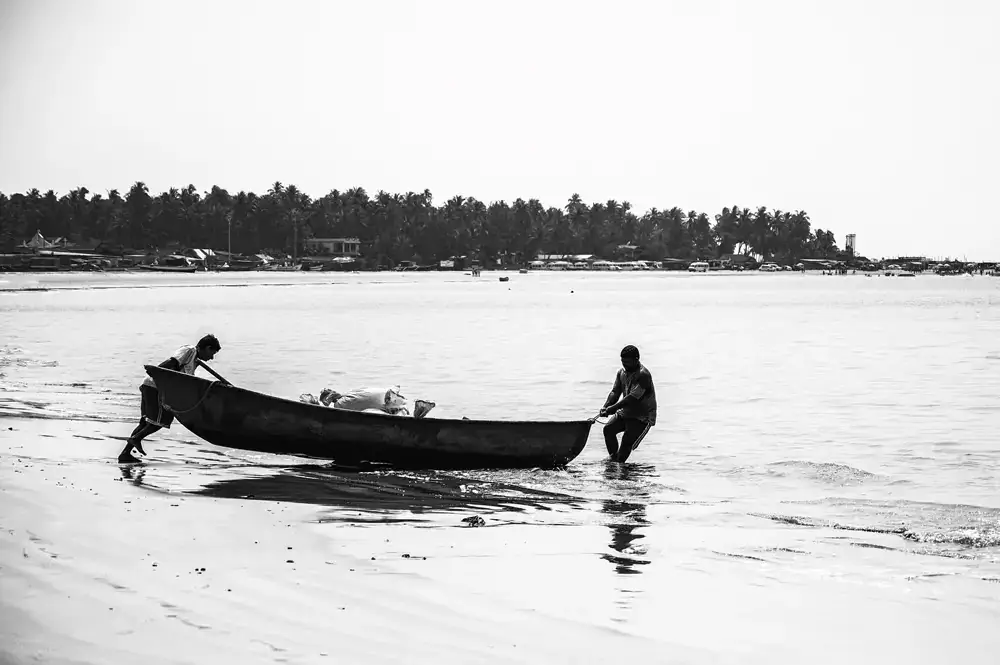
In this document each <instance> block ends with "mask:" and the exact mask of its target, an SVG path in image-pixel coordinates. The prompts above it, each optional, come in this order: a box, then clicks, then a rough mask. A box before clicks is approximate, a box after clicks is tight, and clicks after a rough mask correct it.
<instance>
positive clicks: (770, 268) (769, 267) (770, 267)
mask: <svg viewBox="0 0 1000 665" xmlns="http://www.w3.org/2000/svg"><path fill="white" fill-rule="evenodd" d="M779 270H781V268H779V267H778V265H777V264H775V263H765V264H763V265H762V266H761V267H760V271H761V272H778V271H779Z"/></svg>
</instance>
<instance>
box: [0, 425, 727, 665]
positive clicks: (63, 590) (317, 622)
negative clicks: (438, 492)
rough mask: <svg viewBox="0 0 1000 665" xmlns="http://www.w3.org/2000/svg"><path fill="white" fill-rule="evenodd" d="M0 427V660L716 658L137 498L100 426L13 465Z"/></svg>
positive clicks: (292, 520) (289, 523)
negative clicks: (69, 447)
mask: <svg viewBox="0 0 1000 665" xmlns="http://www.w3.org/2000/svg"><path fill="white" fill-rule="evenodd" d="M11 423H13V425H12V424H11ZM4 424H5V425H7V426H8V427H14V429H13V430H9V429H8V427H4V428H3V430H2V434H0V460H2V467H0V499H2V500H0V525H2V531H0V568H2V570H3V578H2V582H0V590H2V593H0V626H2V627H0V644H2V645H3V646H2V647H0V654H3V656H4V658H2V660H4V662H7V660H6V659H7V658H10V659H11V662H23V661H27V660H32V659H36V660H42V661H44V662H50V663H51V662H55V663H79V662H93V663H119V662H120V663H134V662H145V663H189V662H190V663H195V662H211V661H216V660H219V661H225V662H232V661H236V660H238V662H246V663H255V662H275V661H279V662H357V663H397V662H417V663H421V662H426V663H430V662H441V661H442V660H445V661H448V662H511V663H513V662H524V659H525V657H528V658H529V659H530V660H532V661H534V662H553V663H555V662H565V663H571V662H580V658H582V657H583V654H595V653H604V654H605V657H607V658H612V657H621V656H622V655H626V654H632V655H633V656H636V657H642V658H643V660H644V661H645V662H649V660H650V658H649V657H650V655H652V654H656V655H657V656H663V657H664V658H665V659H666V660H667V661H669V662H678V661H681V662H717V661H718V660H719V659H718V658H717V657H709V655H708V654H706V653H704V652H699V651H697V650H691V649H686V648H683V647H678V646H674V645H670V644H667V643H663V642H659V641H657V642H653V641H651V640H649V639H648V638H643V637H639V636H635V635H630V634H628V633H627V632H622V631H620V630H617V629H614V628H612V627H609V626H600V625H593V624H587V623H581V622H579V621H574V620H570V619H563V618H559V617H556V616H551V615H546V614H544V613H540V612H539V611H538V610H537V609H535V608H532V607H530V606H523V605H522V604H520V603H517V602H512V601H511V600H509V599H508V600H505V599H502V598H499V597H497V596H491V595H484V594H482V593H477V592H476V591H474V590H470V589H463V588H461V587H460V586H459V585H458V583H453V584H442V583H440V581H436V580H435V579H434V578H433V577H430V576H426V575H422V574H421V572H420V567H421V564H424V561H418V559H417V558H416V557H414V558H409V557H403V556H401V555H398V554H397V555H395V556H391V555H389V554H387V553H386V549H387V547H389V546H387V545H385V544H384V543H380V542H376V539H375V538H374V536H375V533H374V532H373V533H372V535H371V536H366V533H365V532H364V531H362V530H360V529H352V530H351V534H350V535H351V538H350V539H349V540H348V541H347V543H348V544H344V543H341V544H339V545H338V541H339V540H340V539H338V538H335V537H331V533H330V532H331V531H333V532H334V533H336V531H335V529H336V528H338V527H335V526H331V525H329V524H327V523H325V522H324V521H323V520H321V519H320V518H319V516H318V513H319V512H320V511H319V508H318V507H317V506H314V505H309V504H301V503H287V502H274V501H255V500H252V499H232V498H225V499H223V498H213V497H206V496H198V495H192V494H185V493H180V492H172V491H161V490H153V491H150V490H148V489H144V488H143V487H141V486H137V485H136V484H134V483H133V482H131V481H130V477H129V476H130V474H132V473H134V471H135V467H132V466H131V465H128V466H122V467H119V465H117V464H115V463H114V462H113V460H109V459H106V458H104V457H103V455H105V454H106V452H107V451H106V450H104V449H105V448H107V449H110V448H111V447H115V446H117V444H118V442H117V441H111V442H109V441H105V440H103V439H101V438H100V436H99V435H101V434H103V433H104V432H103V430H106V429H108V428H107V427H102V426H101V425H100V424H93V425H92V426H90V427H89V428H79V427H76V425H77V424H74V428H75V429H89V430H91V431H90V434H94V435H98V436H93V437H92V440H86V441H85V442H84V443H80V442H78V441H74V442H73V455H72V456H68V455H59V456H56V455H51V456H49V457H42V458H39V457H37V456H31V455H25V454H24V452H25V451H26V448H27V447H28V445H30V442H27V441H25V438H26V437H27V438H31V437H33V436H35V435H38V434H39V431H38V430H39V428H36V427H34V426H33V423H31V422H30V421H24V420H16V421H15V420H11V419H5V420H4ZM69 436H70V434H68V433H67V434H66V435H65V438H68V437H69ZM18 442H21V443H18ZM66 443H68V442H67V441H65V439H60V438H59V437H56V439H54V440H50V441H49V443H48V444H47V450H48V451H51V452H53V453H54V452H55V451H57V450H58V449H60V448H64V447H65V445H64V444H66ZM81 448H82V449H81ZM158 464H161V463H160V462H156V461H152V462H150V463H148V464H145V465H141V466H144V467H146V468H147V469H148V472H151V473H155V472H156V470H157V465H158ZM339 528H347V527H344V526H341V527H339ZM470 531H472V530H463V531H456V534H459V535H461V534H469V532H470ZM692 656H697V657H695V658H692ZM653 660H654V662H666V661H656V658H654V659H653Z"/></svg>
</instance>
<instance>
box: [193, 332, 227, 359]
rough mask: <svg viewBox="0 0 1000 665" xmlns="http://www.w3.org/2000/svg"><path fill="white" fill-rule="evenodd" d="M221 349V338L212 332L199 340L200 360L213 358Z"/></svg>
mask: <svg viewBox="0 0 1000 665" xmlns="http://www.w3.org/2000/svg"><path fill="white" fill-rule="evenodd" d="M221 350H222V345H221V344H219V339H218V338H217V337H216V336H215V335H212V334H211V333H209V334H208V335H205V336H204V337H202V338H201V339H200V340H198V359H199V360H211V359H212V358H214V357H215V354H216V353H218V352H219V351H221Z"/></svg>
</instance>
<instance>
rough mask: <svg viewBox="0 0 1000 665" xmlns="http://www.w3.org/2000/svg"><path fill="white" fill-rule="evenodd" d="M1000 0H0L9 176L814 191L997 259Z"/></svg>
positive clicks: (544, 189) (531, 190) (595, 196)
mask: <svg viewBox="0 0 1000 665" xmlns="http://www.w3.org/2000/svg"><path fill="white" fill-rule="evenodd" d="M998 28H1000V3H998V2H996V1H995V0H985V1H974V0H953V1H951V2H947V3H943V2H927V1H924V0H905V1H903V0H867V1H855V0H840V1H838V2H829V1H826V2H813V1H811V0H792V1H787V2H779V1H776V0H759V1H754V0H740V1H735V2H726V1H722V0H719V1H713V0H677V1H669V0H661V1H658V2H627V1H625V0H620V1H617V2H588V1H585V0H574V1H572V2H562V1H555V0H552V1H546V0H533V1H524V2H522V1H520V0H507V1H506V2H502V3H499V2H498V3H485V2H473V1H470V0H464V1H461V2H451V1H437V0H422V1H421V2H404V1H393V0H384V1H379V0H365V1H364V2H361V1H358V2H338V1H336V0H330V1H326V2H307V1H304V0H302V1H294V0H286V1H284V2H281V3H278V2H272V3H263V2H254V1H240V2H210V1H208V0H199V1H197V2H189V1H187V0H179V1H171V2H153V1H147V2H134V1H128V2H126V1H122V2H113V1H96V0H95V1H91V2H85V1H80V2H70V1H69V0H65V1H58V0H0V191H2V192H5V193H7V194H8V195H9V194H11V193H14V192H24V191H27V190H29V189H31V188H38V189H39V190H41V191H43V192H44V191H46V190H48V189H54V190H56V192H57V193H59V194H63V193H65V192H67V191H69V190H70V189H74V188H76V187H81V186H83V187H87V188H88V189H89V190H90V191H91V192H94V193H105V192H107V191H108V190H111V189H118V190H120V191H127V190H128V188H129V187H130V186H131V185H132V183H134V182H135V181H139V180H141V181H143V182H145V183H146V184H147V185H148V186H149V189H150V191H151V192H152V193H159V192H162V191H165V190H167V189H169V188H170V187H183V186H186V185H188V184H193V185H194V186H195V187H196V188H198V189H199V190H201V191H206V190H208V189H210V188H211V187H212V186H213V185H219V186H221V187H224V188H226V189H228V190H229V191H230V192H232V193H235V192H237V191H240V190H246V191H255V192H258V193H263V192H265V191H266V190H267V189H268V188H269V187H270V186H271V184H272V183H274V182H275V181H280V182H282V183H284V184H286V185H288V184H294V185H296V186H298V187H299V188H300V189H301V190H303V191H305V192H306V193H308V194H310V195H311V196H314V197H319V196H322V195H324V194H326V193H328V192H329V191H330V190H333V189H339V190H345V189H348V188H351V187H357V186H360V187H364V188H365V189H366V190H368V192H369V193H370V194H374V193H376V192H378V191H379V190H385V191H388V192H393V193H405V192H407V191H423V190H424V189H429V190H430V191H431V192H432V193H433V195H434V200H435V202H436V203H439V204H440V203H443V202H444V201H445V200H447V199H448V198H450V197H452V196H455V195H462V196H473V197H475V198H477V199H480V200H482V201H485V202H487V203H489V202H491V201H497V200H505V201H508V202H511V201H513V200H514V199H516V198H519V197H520V198H524V199H529V198H537V199H540V200H541V201H542V203H543V204H544V205H546V206H556V207H562V206H564V205H565V203H566V201H567V199H569V198H570V196H572V195H573V194H574V193H575V194H579V195H580V196H581V197H582V198H583V200H584V201H586V202H588V203H593V202H605V201H608V200H609V199H614V200H616V201H619V202H621V201H628V202H630V203H631V204H632V207H633V210H634V211H636V212H637V213H639V214H641V213H642V212H645V211H646V210H648V209H649V208H652V207H657V208H660V209H664V208H672V207H674V206H677V207H679V208H682V209H684V210H685V211H687V210H697V211H699V212H706V213H708V214H709V216H714V215H715V214H717V213H719V212H720V211H721V210H722V208H723V207H724V206H738V207H740V208H744V207H746V208H751V209H755V208H757V207H759V206H766V207H767V208H769V209H779V210H783V211H792V212H794V211H797V210H803V211H806V212H807V213H808V214H809V216H810V218H811V220H812V224H813V228H814V229H817V228H822V229H825V230H832V231H833V232H834V234H835V236H836V239H837V241H838V243H839V244H840V245H841V246H843V245H844V237H845V235H846V234H848V233H854V234H856V235H857V251H858V252H859V253H861V254H864V255H866V256H869V257H872V258H877V257H890V256H897V255H922V256H928V257H957V258H963V257H964V258H966V259H967V260H1000V215H998V214H997V212H996V210H997V208H995V207H994V205H993V198H992V195H993V193H994V190H995V189H996V188H997V184H998V183H1000V166H998V163H1000V160H998V157H1000V122H998V118H1000V75H998V68H1000V39H998V38H997V36H996V34H997V31H998Z"/></svg>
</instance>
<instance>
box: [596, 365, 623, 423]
mask: <svg viewBox="0 0 1000 665" xmlns="http://www.w3.org/2000/svg"><path fill="white" fill-rule="evenodd" d="M621 394H622V375H621V372H619V373H617V374H615V385H614V387H613V388H612V389H611V392H610V393H608V398H607V399H606V400H604V407H602V408H601V416H602V417H603V416H606V415H608V414H609V413H613V412H614V411H617V410H618V409H610V408H608V405H609V404H612V403H614V402H615V400H617V399H618V397H619V396H620V395H621Z"/></svg>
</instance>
